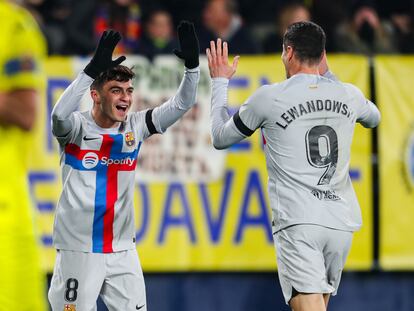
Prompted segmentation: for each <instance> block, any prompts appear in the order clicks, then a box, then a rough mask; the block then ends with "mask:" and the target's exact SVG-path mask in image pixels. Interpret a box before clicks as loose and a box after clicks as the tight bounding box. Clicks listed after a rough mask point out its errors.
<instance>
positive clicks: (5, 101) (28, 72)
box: [0, 0, 46, 311]
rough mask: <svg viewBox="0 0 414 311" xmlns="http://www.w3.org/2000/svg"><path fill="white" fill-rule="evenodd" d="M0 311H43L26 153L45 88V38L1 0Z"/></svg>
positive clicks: (42, 280)
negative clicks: (37, 108) (43, 65)
mask: <svg viewBox="0 0 414 311" xmlns="http://www.w3.org/2000/svg"><path fill="white" fill-rule="evenodd" d="M0 29H1V30H2V35H1V36H0V311H12V310H20V311H24V310H36V311H43V310H46V288H45V285H46V282H45V275H44V273H43V272H42V270H41V265H40V254H39V252H40V250H39V244H38V241H37V239H36V235H35V230H34V218H33V214H34V211H33V206H32V204H31V201H30V194H29V187H28V176H27V156H28V155H29V152H30V146H31V135H32V134H31V129H32V128H33V126H34V121H35V117H36V106H37V105H38V101H39V97H40V94H41V91H42V87H44V85H45V84H44V75H43V74H42V69H41V64H42V59H43V58H44V56H45V53H46V45H45V41H44V38H43V36H42V34H41V32H40V30H39V27H38V26H37V24H36V22H35V21H34V19H33V18H32V16H31V15H30V14H29V13H28V12H27V11H26V10H24V9H23V8H21V7H19V6H17V5H15V4H12V3H10V2H8V1H5V0H0Z"/></svg>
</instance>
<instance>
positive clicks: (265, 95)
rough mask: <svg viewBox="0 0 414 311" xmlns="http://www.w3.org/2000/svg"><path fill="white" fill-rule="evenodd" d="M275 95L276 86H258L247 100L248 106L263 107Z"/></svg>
mask: <svg viewBox="0 0 414 311" xmlns="http://www.w3.org/2000/svg"><path fill="white" fill-rule="evenodd" d="M275 93H277V85H276V84H266V85H262V86H260V87H259V88H258V89H257V90H256V91H255V92H254V93H253V94H252V95H251V96H250V97H249V99H248V100H247V102H248V103H249V104H250V105H252V104H253V105H254V106H255V107H259V106H265V105H266V104H267V103H268V102H270V101H271V99H272V98H273V97H274V95H275Z"/></svg>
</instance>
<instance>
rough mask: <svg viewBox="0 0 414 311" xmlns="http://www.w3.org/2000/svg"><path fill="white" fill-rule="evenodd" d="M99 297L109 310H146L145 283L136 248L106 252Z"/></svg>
mask: <svg viewBox="0 0 414 311" xmlns="http://www.w3.org/2000/svg"><path fill="white" fill-rule="evenodd" d="M106 269H107V276H106V279H105V284H104V286H103V287H102V291H101V298H102V300H103V301H104V302H105V304H106V306H107V307H108V309H109V310H110V311H115V310H125V311H129V310H140V311H146V310H147V302H146V296H145V283H144V276H143V274H142V269H141V264H140V261H139V257H138V254H137V252H136V250H127V251H122V252H117V253H113V254H108V257H107V262H106Z"/></svg>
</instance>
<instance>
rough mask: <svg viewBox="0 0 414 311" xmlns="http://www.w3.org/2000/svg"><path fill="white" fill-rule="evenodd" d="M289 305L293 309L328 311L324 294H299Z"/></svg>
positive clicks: (295, 310) (297, 310) (298, 310)
mask: <svg viewBox="0 0 414 311" xmlns="http://www.w3.org/2000/svg"><path fill="white" fill-rule="evenodd" d="M289 305H290V307H291V308H292V310H293V311H326V305H325V301H324V298H323V296H322V294H298V295H296V296H295V297H293V298H292V299H291V300H290V302H289Z"/></svg>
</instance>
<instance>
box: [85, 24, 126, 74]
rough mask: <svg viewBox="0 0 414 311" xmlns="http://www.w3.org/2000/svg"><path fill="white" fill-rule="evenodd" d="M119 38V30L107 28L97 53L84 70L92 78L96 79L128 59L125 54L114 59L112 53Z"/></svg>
mask: <svg viewBox="0 0 414 311" xmlns="http://www.w3.org/2000/svg"><path fill="white" fill-rule="evenodd" d="M119 40H121V35H120V34H119V32H117V31H114V30H105V31H104V33H103V34H102V36H101V39H100V40H99V43H98V46H97V47H96V50H95V54H94V55H93V57H92V59H91V61H90V62H89V64H88V65H86V67H85V69H84V70H83V71H85V73H86V74H87V75H88V76H90V77H91V78H94V79H96V77H97V76H98V75H99V74H100V73H101V72H103V71H106V70H108V69H109V68H112V67H115V66H117V65H119V64H120V63H122V62H123V61H124V60H125V59H126V57H125V56H120V57H118V58H117V59H116V60H112V53H113V52H114V49H115V46H116V45H117V43H118V42H119Z"/></svg>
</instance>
